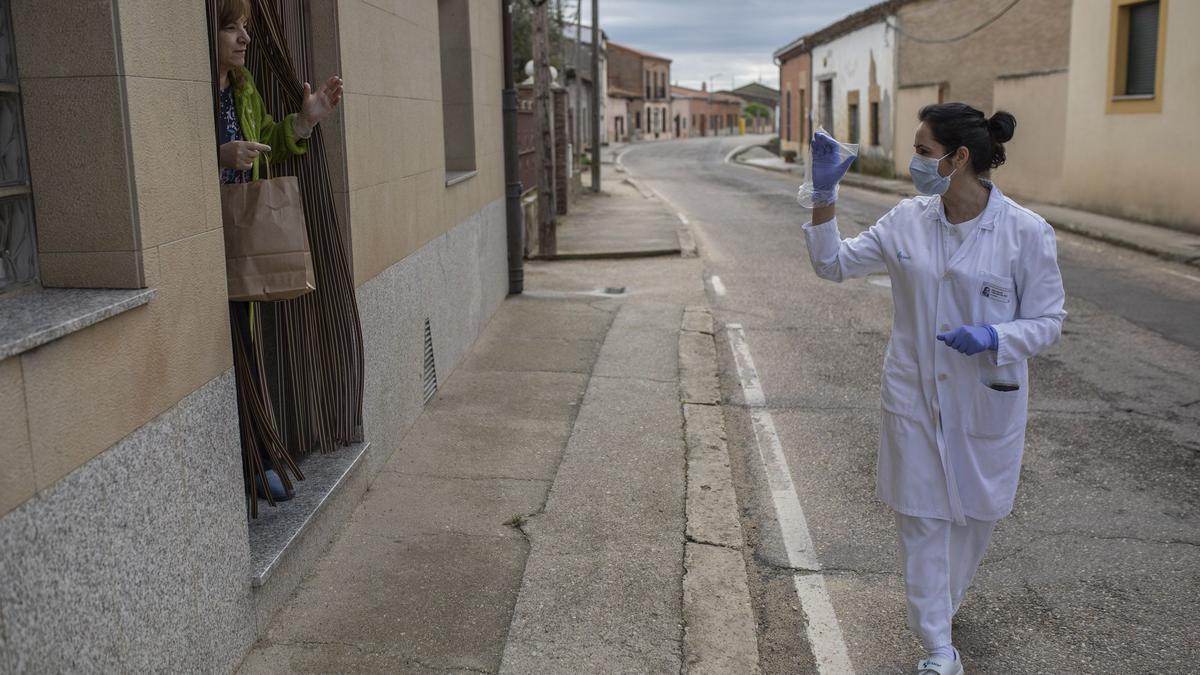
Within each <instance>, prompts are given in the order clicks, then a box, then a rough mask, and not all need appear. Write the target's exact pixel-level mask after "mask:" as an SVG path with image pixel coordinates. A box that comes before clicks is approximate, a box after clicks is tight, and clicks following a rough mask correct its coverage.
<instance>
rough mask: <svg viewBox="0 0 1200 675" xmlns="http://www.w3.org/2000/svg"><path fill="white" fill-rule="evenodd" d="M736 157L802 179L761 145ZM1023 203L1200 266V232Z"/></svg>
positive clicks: (866, 181) (863, 184)
mask: <svg viewBox="0 0 1200 675" xmlns="http://www.w3.org/2000/svg"><path fill="white" fill-rule="evenodd" d="M734 159H735V161H737V162H738V163H740V164H745V165H747V166H753V167H756V168H759V169H766V170H769V171H776V172H780V173H787V174H791V175H794V176H796V178H797V180H803V175H804V165H803V164H802V163H799V162H797V163H794V164H788V163H787V162H785V161H783V159H781V158H779V157H775V156H774V155H772V154H771V153H769V152H767V151H766V150H764V149H763V148H761V147H757V146H754V147H749V148H745V149H743V151H742V152H740V153H739V154H737V155H736V156H735V158H734ZM842 183H843V184H844V185H850V186H853V187H857V188H862V189H866V190H873V191H875V192H884V193H888V194H894V195H898V196H903V197H912V196H914V195H916V194H917V192H916V190H914V189H913V185H912V182H910V181H907V180H895V179H889V178H880V177H878V176H869V175H866V174H859V173H848V174H846V177H845V178H843V179H842ZM1021 204H1022V205H1023V206H1026V207H1028V208H1029V209H1031V210H1032V211H1034V212H1035V213H1037V214H1038V215H1040V216H1042V217H1043V218H1045V219H1046V222H1048V223H1050V224H1051V225H1053V226H1054V227H1055V228H1056V229H1060V230H1065V231H1067V232H1073V233H1075V234H1080V235H1083V236H1085V237H1090V238H1092V239H1097V240H1099V241H1103V242H1106V243H1109V244H1115V245H1117V246H1122V247H1125V248H1130V249H1133V250H1135V251H1141V252H1143V253H1149V254H1151V255H1154V256H1158V257H1160V258H1163V259H1165V260H1171V261H1174V262H1180V263H1187V264H1189V265H1194V266H1197V267H1200V235H1196V234H1191V233H1189V232H1181V231H1179V230H1172V229H1170V228H1166V227H1160V226H1157V225H1150V224H1147V223H1139V222H1135V221H1132V220H1125V219H1122V218H1113V217H1110V216H1104V215H1101V214H1098V213H1090V212H1087V211H1081V210H1079V209H1072V208H1067V207H1064V206H1054V205H1052V204H1042V203H1039V202H1033V201H1027V200H1021Z"/></svg>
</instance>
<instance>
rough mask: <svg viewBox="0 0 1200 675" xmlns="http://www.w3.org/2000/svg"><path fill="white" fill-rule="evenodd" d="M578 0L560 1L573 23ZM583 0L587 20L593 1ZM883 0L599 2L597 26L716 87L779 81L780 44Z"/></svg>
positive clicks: (690, 79) (693, 82) (684, 78)
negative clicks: (777, 53) (776, 54)
mask: <svg viewBox="0 0 1200 675" xmlns="http://www.w3.org/2000/svg"><path fill="white" fill-rule="evenodd" d="M576 1H577V0H562V6H563V14H564V15H565V17H566V19H567V20H568V21H571V20H573V19H574V18H575V8H576ZM582 1H583V21H584V23H585V24H588V23H590V21H591V18H592V3H591V2H590V1H589V0H582ZM877 1H878V0H599V5H600V27H601V28H603V29H604V30H605V32H606V33H607V34H608V38H609V39H610V40H613V41H615V42H620V43H621V44H624V45H628V46H630V47H634V48H635V49H642V50H645V51H648V52H653V53H655V54H659V55H661V56H665V57H667V58H669V59H672V61H673V62H672V63H671V80H672V82H673V83H677V84H681V85H683V86H685V87H695V88H699V87H700V83H701V82H703V81H707V80H708V79H709V76H711V75H716V74H717V73H721V75H720V76H719V77H716V78H714V79H713V84H714V86H715V87H716V88H717V89H728V88H729V85H730V78H731V77H732V78H734V79H735V81H736V84H737V86H741V85H743V84H746V83H748V82H752V81H756V80H758V79H759V78H760V77H761V78H762V82H763V84H766V85H769V86H771V87H774V88H778V87H779V68H778V67H777V66H775V65H774V63H773V62H772V60H771V54H772V53H773V52H774V51H775V50H776V49H778V48H780V47H782V46H784V45H786V44H787V43H789V42H791V41H792V40H795V39H796V38H798V37H800V36H801V35H805V34H807V33H811V32H813V31H815V30H818V29H820V28H823V27H825V26H827V25H829V24H831V23H833V22H834V21H837V20H838V19H841V18H842V17H844V16H846V15H848V14H853V13H854V12H856V11H858V10H860V9H863V8H864V7H869V6H870V5H873V4H875V3H876V2H877Z"/></svg>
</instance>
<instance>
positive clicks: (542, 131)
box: [529, 0, 558, 256]
mask: <svg viewBox="0 0 1200 675" xmlns="http://www.w3.org/2000/svg"><path fill="white" fill-rule="evenodd" d="M529 1H530V4H531V5H533V92H534V93H533V95H534V118H535V120H536V122H537V144H538V156H539V157H540V158H541V165H542V166H541V171H539V172H538V255H541V256H546V255H554V254H555V253H557V252H558V237H557V232H556V231H555V225H556V220H557V203H556V202H557V200H556V199H555V193H556V188H557V185H556V183H557V181H556V177H555V175H554V122H553V118H552V117H551V115H552V111H551V104H552V99H551V90H550V49H549V47H550V45H549V42H548V37H549V36H548V35H547V30H546V29H547V25H546V0H529Z"/></svg>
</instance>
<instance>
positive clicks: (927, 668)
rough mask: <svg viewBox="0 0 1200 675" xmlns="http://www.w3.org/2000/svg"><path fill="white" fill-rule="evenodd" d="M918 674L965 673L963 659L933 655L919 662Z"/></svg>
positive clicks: (959, 674)
mask: <svg viewBox="0 0 1200 675" xmlns="http://www.w3.org/2000/svg"><path fill="white" fill-rule="evenodd" d="M917 675H963V667H962V660H960V659H953V660H951V659H948V658H946V657H945V656H931V657H929V658H927V659H922V660H921V661H919V662H917Z"/></svg>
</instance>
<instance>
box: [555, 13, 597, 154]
mask: <svg viewBox="0 0 1200 675" xmlns="http://www.w3.org/2000/svg"><path fill="white" fill-rule="evenodd" d="M579 34H580V40H579V42H578V43H576V42H575V33H574V30H573V29H571V30H567V31H566V33H565V34H564V36H563V55H564V57H565V58H564V61H565V67H564V68H563V70H564V73H563V75H564V76H565V78H566V85H567V101H568V104H567V107H568V112H567V117H568V122H567V126H568V128H569V129H570V142H571V143H572V144H573V145H574V146H575V151H576V152H583V151H586V149H587V148H589V147H591V143H592V122H591V120H592V112H591V110H592V88H593V87H594V85H595V83H593V82H592V42H591V38H592V29H591V27H589V26H583V27H582V28H581V29H580V31H579ZM607 42H608V36H607V35H605V33H604V31H600V59H599V61H600V91H599V101H600V119H602V120H604V119H606V118H607V112H606V110H605V108H606V103H607V100H608V91H607V89H608V87H607V86H606V83H607V80H608V77H607V73H608V48H607ZM606 129H607V127H606V125H601V127H600V140H601V142H605V140H606V139H605V135H606V134H605V131H606Z"/></svg>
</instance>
